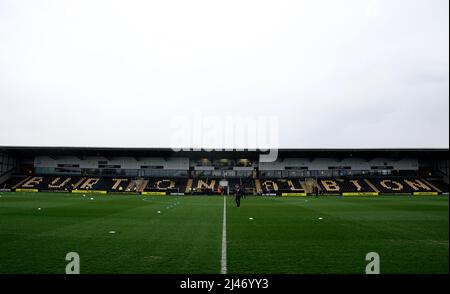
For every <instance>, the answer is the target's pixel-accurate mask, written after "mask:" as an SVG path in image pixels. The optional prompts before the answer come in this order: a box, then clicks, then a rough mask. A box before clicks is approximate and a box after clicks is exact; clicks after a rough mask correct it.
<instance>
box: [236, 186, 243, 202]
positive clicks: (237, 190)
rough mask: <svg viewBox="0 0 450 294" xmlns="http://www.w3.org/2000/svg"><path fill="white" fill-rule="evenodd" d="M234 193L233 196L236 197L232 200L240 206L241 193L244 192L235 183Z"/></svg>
mask: <svg viewBox="0 0 450 294" xmlns="http://www.w3.org/2000/svg"><path fill="white" fill-rule="evenodd" d="M234 193H235V197H236V198H235V199H234V201H236V206H237V207H241V198H242V195H243V194H244V191H243V190H242V188H241V187H240V186H239V185H236V186H235V191H234Z"/></svg>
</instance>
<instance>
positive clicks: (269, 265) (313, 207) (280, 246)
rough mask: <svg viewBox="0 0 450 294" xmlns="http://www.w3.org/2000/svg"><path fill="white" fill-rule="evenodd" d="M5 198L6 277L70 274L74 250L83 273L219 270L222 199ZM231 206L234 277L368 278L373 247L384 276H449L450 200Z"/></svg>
mask: <svg viewBox="0 0 450 294" xmlns="http://www.w3.org/2000/svg"><path fill="white" fill-rule="evenodd" d="M0 194H1V197H0V273H59V274H63V273H65V267H66V264H67V261H66V260H65V256H66V254H67V253H68V252H72V251H74V252H77V253H79V255H80V259H81V262H80V264H81V267H80V268H81V273H82V274H83V273H158V274H161V273H162V274H166V273H183V274H193V273H220V268H221V249H222V247H221V246H222V223H223V206H224V201H223V198H222V197H217V196H193V197H188V196H179V197H176V196H165V197H164V196H163V197H161V196H159V197H158V196H155V197H143V196H136V195H95V194H94V195H86V196H85V197H83V195H75V194H57V193H6V192H2V193H0ZM91 197H92V198H93V200H91V199H90V198H91ZM226 206H227V222H226V228H227V230H226V232H227V240H226V241H227V265H228V273H242V274H250V273H252V274H253V273H255V274H263V273H311V274H312V273H356V274H358V273H360V274H363V273H364V272H365V267H366V264H367V261H365V256H366V254H367V253H368V252H377V253H378V254H379V255H380V259H381V266H380V269H381V273H448V272H449V264H448V261H449V247H448V245H449V243H448V236H449V219H448V217H449V199H448V197H447V196H434V197H426V196H415V197H413V196H411V197H407V196H401V197H396V196H383V197H381V196H380V197H367V198H365V197H319V198H314V197H267V198H265V197H259V198H258V197H247V198H245V199H243V200H242V206H241V207H240V208H236V207H235V206H234V203H233V198H232V197H230V198H227V199H226ZM39 208H41V209H40V210H39ZM158 211H160V213H158ZM250 218H253V219H250ZM319 218H322V219H319ZM111 231H114V232H115V233H110V232H111Z"/></svg>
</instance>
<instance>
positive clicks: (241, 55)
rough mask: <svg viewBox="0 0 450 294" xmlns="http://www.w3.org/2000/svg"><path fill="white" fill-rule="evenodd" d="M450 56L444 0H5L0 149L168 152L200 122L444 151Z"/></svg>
mask: <svg viewBox="0 0 450 294" xmlns="http://www.w3.org/2000/svg"><path fill="white" fill-rule="evenodd" d="M448 52H449V1H448V0H367V1H361V0H339V1H336V0H330V1H327V0H314V1H313V0H308V1H300V0H297V1H283V0H274V1H262V0H257V1H246V0H239V1H233V0H231V1H230V0H227V1H212V0H205V1H196V0H189V1H186V0H181V1H175V0H165V1H130V0H127V1H111V0H105V1H99V0H88V1H84V0H76V1H75V0H74V1H63V0H57V1H42V0H29V1H25V0H0V131H1V135H0V145H39V146H41V145H45V146H111V147H163V146H169V144H170V132H171V130H172V129H171V120H172V119H173V118H174V117H179V116H186V115H192V114H194V113H197V114H198V113H200V114H201V115H202V116H210V115H220V116H227V115H236V116H238V117H257V116H263V117H268V116H276V117H278V122H279V132H278V134H279V146H280V147H291V148H325V147H327V148H360V147H365V148H385V147H386V148H388V147H390V148H399V147H403V148H414V147H446V148H448V146H449V135H448V132H449V53H448ZM172 131H173V130H172Z"/></svg>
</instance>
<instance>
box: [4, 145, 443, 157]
mask: <svg viewBox="0 0 450 294" xmlns="http://www.w3.org/2000/svg"><path fill="white" fill-rule="evenodd" d="M188 150H190V151H186V150H183V151H180V152H175V151H174V150H173V149H171V148H112V147H24V146H0V152H4V153H7V154H10V155H12V156H17V157H32V156H38V155H50V156H63V155H66V156H67V155H73V156H105V157H115V156H132V157H145V156H162V157H169V156H187V157H188V156H189V157H205V156H208V157H209V156H210V157H218V158H221V157H223V158H258V156H259V154H260V153H261V152H260V151H254V150H253V151H252V150H227V151H216V150H214V151H206V150H192V149H188ZM448 152H449V149H448V148H447V149H445V148H442V149H427V148H424V149H417V148H416V149H351V148H349V149H321V148H317V149H279V150H278V154H279V156H281V157H340V158H344V157H345V158H347V157H419V158H448V154H449V153H448Z"/></svg>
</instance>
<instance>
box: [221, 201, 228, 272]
mask: <svg viewBox="0 0 450 294" xmlns="http://www.w3.org/2000/svg"><path fill="white" fill-rule="evenodd" d="M225 197H226V196H223V225H222V259H221V262H220V273H221V274H226V273H227V203H226V198H225Z"/></svg>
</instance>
